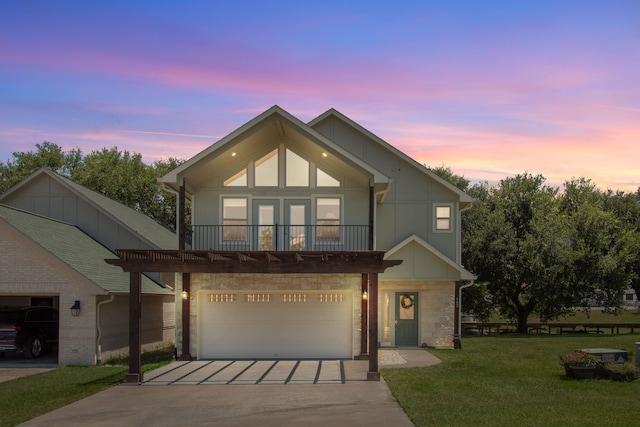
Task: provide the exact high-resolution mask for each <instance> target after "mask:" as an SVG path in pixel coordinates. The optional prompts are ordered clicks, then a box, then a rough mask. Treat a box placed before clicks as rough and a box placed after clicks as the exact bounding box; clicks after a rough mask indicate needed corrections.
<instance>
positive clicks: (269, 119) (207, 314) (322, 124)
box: [112, 106, 474, 371]
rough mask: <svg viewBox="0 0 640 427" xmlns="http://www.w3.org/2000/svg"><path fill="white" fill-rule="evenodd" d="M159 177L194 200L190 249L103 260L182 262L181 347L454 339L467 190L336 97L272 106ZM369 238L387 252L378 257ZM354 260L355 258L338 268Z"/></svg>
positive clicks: (464, 274)
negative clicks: (311, 111) (301, 114)
mask: <svg viewBox="0 0 640 427" xmlns="http://www.w3.org/2000/svg"><path fill="white" fill-rule="evenodd" d="M160 181H161V183H162V184H163V185H164V186H165V188H167V189H168V190H169V191H173V192H175V193H177V194H178V195H179V198H178V200H179V211H180V212H182V211H183V209H184V207H183V206H184V202H182V204H181V203H180V201H181V200H182V199H188V200H190V202H191V209H192V210H191V225H190V227H189V228H188V229H183V230H181V231H180V232H179V234H180V235H181V241H182V242H184V243H183V244H182V246H183V247H184V249H186V250H185V251H182V252H180V251H179V252H176V253H172V254H167V253H156V254H152V255H151V254H148V253H143V252H141V251H124V252H122V253H119V254H120V255H121V260H120V261H115V260H114V262H112V263H113V264H114V265H119V266H121V267H122V268H123V269H125V271H135V269H136V268H137V269H138V270H141V269H143V268H146V267H147V266H149V268H151V267H150V266H156V267H157V268H159V269H160V268H162V269H165V268H167V269H169V268H174V269H175V270H174V271H181V272H183V275H182V280H186V282H185V283H183V284H182V289H181V285H180V284H178V285H177V292H176V298H177V301H176V305H177V317H178V318H182V323H181V322H178V323H177V334H176V339H177V346H178V348H179V349H182V355H183V356H185V355H186V358H192V357H196V358H200V359H208V358H327V357H331V358H347V359H350V358H354V357H356V358H358V357H367V354H366V353H367V349H369V350H370V352H371V351H373V352H375V357H376V358H377V350H375V349H376V348H377V345H376V344H377V343H379V344H380V345H381V346H385V347H405V346H406V347H418V346H429V347H436V348H451V347H453V335H454V332H455V320H456V315H455V311H456V307H455V305H456V304H455V302H456V289H457V286H456V285H457V284H459V283H460V282H461V281H463V280H473V279H474V276H473V275H472V274H471V273H469V272H468V271H467V270H465V269H464V268H463V267H462V265H461V264H460V262H461V259H460V257H461V255H460V254H461V247H460V245H461V231H460V223H461V221H460V212H461V210H463V209H465V208H467V207H468V206H470V204H471V202H472V198H471V197H469V196H468V195H466V194H465V193H464V192H462V191H460V190H459V189H457V188H456V187H455V186H453V185H451V184H450V183H448V182H446V181H445V180H443V179H441V178H440V177H438V176H437V175H435V174H434V173H432V172H431V171H430V170H429V169H428V168H426V167H425V166H423V165H421V164H419V163H417V162H416V161H414V160H412V159H411V158H409V157H408V156H407V155H405V154H403V153H402V152H400V151H399V150H397V149H395V148H394V147H392V146H391V145H389V144H388V143H386V142H385V141H383V140H382V139H380V138H379V137H377V136H375V135H373V134H372V133H371V132H369V131H367V130H366V129H364V128H363V127H361V126H360V125H358V124H357V123H355V122H353V121H351V120H350V119H348V118H347V117H345V116H344V115H342V114H341V113H339V112H337V111H336V110H333V109H331V110H329V111H327V112H326V113H324V114H322V115H321V116H319V117H318V118H316V119H314V120H312V121H311V122H310V123H304V122H302V121H300V120H299V119H297V118H296V117H294V116H292V115H291V114H289V113H288V112H286V111H285V110H283V109H282V108H280V107H278V106H274V107H272V108H271V109H269V110H267V111H266V112H264V113H262V114H261V115H259V116H258V117H256V118H254V119H253V120H251V121H249V122H248V123H247V124H245V125H244V126H242V127H240V128H239V129H237V130H235V131H233V132H232V133H230V134H229V135H228V136H226V137H224V138H223V139H221V140H220V141H218V142H217V143H215V144H213V145H212V146H210V147H208V148H207V149H205V150H204V151H202V152H201V153H199V154H198V155H196V156H195V157H193V158H191V159H190V160H188V161H187V162H185V163H184V164H182V165H181V166H179V167H178V168H176V169H175V170H173V171H172V172H170V173H169V174H167V175H165V176H164V177H162V178H161V179H160ZM179 223H180V224H182V221H179ZM180 224H179V225H180ZM371 251H384V252H386V255H385V260H386V261H384V262H385V263H386V264H385V265H384V266H381V267H380V268H379V269H378V270H376V268H378V267H376V265H378V264H376V263H377V262H378V260H377V258H376V257H377V256H378V255H375V254H374V255H373V258H371V259H367V258H366V257H367V255H368V254H369V253H373V252H371ZM234 254H235V255H234ZM161 257H166V259H167V260H168V261H167V262H166V263H165V264H162V262H161ZM143 258H144V260H142V259H143ZM290 259H293V260H294V261H288V260H290ZM296 260H297V261H296ZM340 260H342V261H340ZM358 260H360V261H362V270H357V269H356V268H355V267H354V268H353V269H349V268H347V266H348V265H349V263H350V262H351V263H354V264H355V262H356V261H358ZM394 260H397V262H396V261H394ZM339 261H340V262H342V264H340V262H339ZM400 261H402V263H401V264H400ZM331 262H336V263H337V264H340V265H338V266H337V267H336V268H335V270H330V268H333V267H329V266H330V265H332V264H331ZM145 263H147V264H145ZM167 263H171V265H172V266H173V267H168V266H166V264H167ZM296 263H297V264H296ZM397 264H399V265H397ZM324 265H326V266H327V269H326V270H323V268H324V267H323V266H324ZM380 265H381V264H380ZM394 265H395V266H394ZM280 266H282V267H280ZM387 267H389V268H387ZM374 270H375V271H374ZM141 271H147V270H141ZM150 271H151V270H150ZM185 271H188V272H187V274H184V272H185ZM214 271H215V272H214ZM330 271H331V273H330ZM333 271H335V272H333ZM345 271H346V272H345ZM372 272H374V274H372ZM323 273H325V274H323ZM378 273H380V274H378ZM179 277H180V276H179ZM181 290H184V292H182V293H181V292H180V291H181ZM181 296H182V298H184V301H182V302H181V301H180V299H181ZM376 297H377V298H376ZM367 300H369V301H367ZM372 300H373V301H372ZM367 304H369V305H367ZM367 307H370V308H368V309H367ZM371 307H372V308H371ZM367 310H371V311H370V312H369V316H367ZM373 317H377V321H376V319H374V318H373ZM372 324H373V325H374V326H371V325H372ZM367 331H368V333H369V335H367ZM367 341H368V343H367ZM185 343H186V344H185ZM370 367H371V369H370V371H377V359H376V361H375V362H374V363H373V364H370Z"/></svg>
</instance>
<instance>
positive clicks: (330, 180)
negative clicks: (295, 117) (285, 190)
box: [223, 144, 340, 187]
mask: <svg viewBox="0 0 640 427" xmlns="http://www.w3.org/2000/svg"><path fill="white" fill-rule="evenodd" d="M314 176H315V183H313V182H312V177H314ZM223 185H224V186H225V187H283V186H285V187H311V186H315V187H340V181H339V180H337V179H336V178H334V177H333V176H331V175H329V174H328V173H327V172H325V171H324V170H322V169H320V168H319V167H317V166H316V165H315V164H314V163H312V162H309V161H308V160H307V159H305V158H303V157H302V156H300V155H298V154H296V153H294V152H293V151H292V150H290V149H288V148H285V146H284V144H281V145H280V147H279V148H276V149H274V150H272V151H271V152H270V153H269V154H267V155H265V156H262V157H261V158H259V159H258V160H256V161H255V162H252V163H249V164H248V165H247V167H245V168H243V169H241V170H240V171H238V172H235V173H234V174H233V175H231V176H227V177H226V178H225V179H224V181H223Z"/></svg>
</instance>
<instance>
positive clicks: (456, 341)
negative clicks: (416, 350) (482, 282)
mask: <svg viewBox="0 0 640 427" xmlns="http://www.w3.org/2000/svg"><path fill="white" fill-rule="evenodd" d="M470 208H471V203H469V204H468V205H467V206H465V207H464V208H462V209H460V211H459V212H460V214H459V215H458V227H457V228H458V233H459V240H458V241H459V242H460V245H461V246H462V212H464V211H466V210H468V209H470ZM458 253H462V247H460V251H458ZM459 262H460V263H462V259H460V260H459ZM474 284H475V281H474V280H472V281H470V282H469V283H467V284H466V285H460V286H458V284H457V283H456V287H457V288H458V295H456V304H457V307H456V317H457V319H456V325H455V327H454V331H453V332H454V334H453V348H455V349H460V348H462V341H461V337H462V290H463V289H465V288H468V287H469V286H473V285H474Z"/></svg>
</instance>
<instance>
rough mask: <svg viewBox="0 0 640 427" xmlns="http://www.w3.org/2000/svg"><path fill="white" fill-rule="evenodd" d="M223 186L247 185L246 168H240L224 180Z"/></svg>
mask: <svg viewBox="0 0 640 427" xmlns="http://www.w3.org/2000/svg"><path fill="white" fill-rule="evenodd" d="M224 186H225V187H246V186H247V168H244V169H242V170H241V171H240V172H238V173H237V174H235V175H233V176H232V177H230V178H228V179H226V180H225V181H224Z"/></svg>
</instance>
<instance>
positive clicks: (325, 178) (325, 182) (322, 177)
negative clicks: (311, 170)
mask: <svg viewBox="0 0 640 427" xmlns="http://www.w3.org/2000/svg"><path fill="white" fill-rule="evenodd" d="M316 185H317V186H318V187H340V181H338V180H337V179H335V178H334V177H332V176H331V175H329V174H328V173H326V172H325V171H323V170H322V169H320V168H318V169H316Z"/></svg>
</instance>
